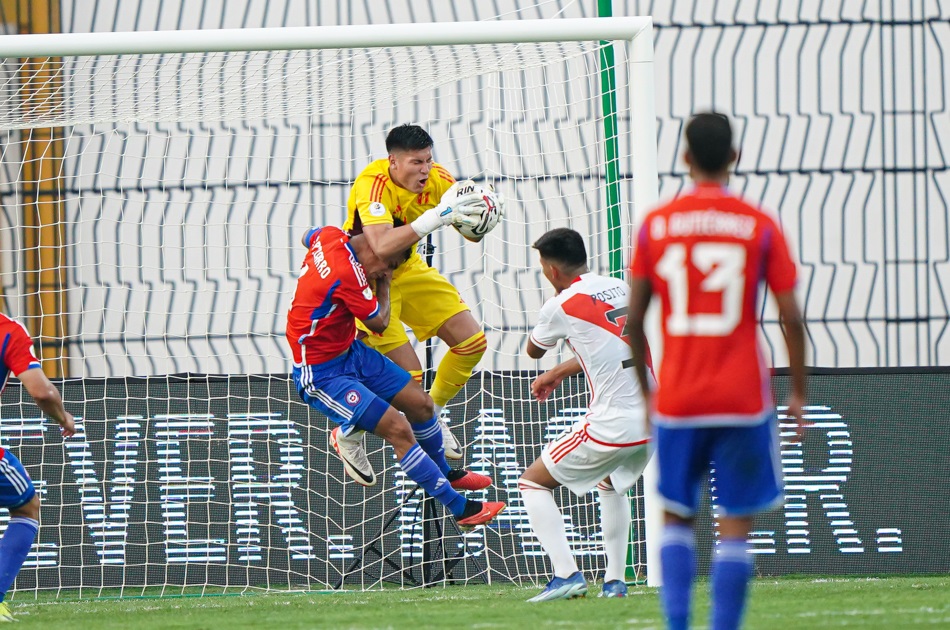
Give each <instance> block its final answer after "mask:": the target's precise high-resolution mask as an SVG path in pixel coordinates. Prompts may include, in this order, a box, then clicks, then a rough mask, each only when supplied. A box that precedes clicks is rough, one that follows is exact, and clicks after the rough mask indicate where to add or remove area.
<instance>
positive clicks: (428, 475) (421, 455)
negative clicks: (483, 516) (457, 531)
mask: <svg viewBox="0 0 950 630" xmlns="http://www.w3.org/2000/svg"><path fill="white" fill-rule="evenodd" d="M399 465H400V466H401V467H402V469H403V471H404V472H405V473H406V474H407V475H408V476H409V478H410V479H412V480H413V481H415V482H416V483H417V484H419V486H420V487H421V488H422V489H423V490H425V491H426V493H427V494H428V495H429V496H431V497H435V498H436V499H438V500H439V502H440V503H442V505H444V506H445V507H446V508H448V510H449V511H450V512H452V515H453V516H459V515H461V514H462V512H464V511H465V497H463V496H462V495H460V494H459V493H458V492H456V491H455V489H454V488H453V487H452V485H451V484H450V483H449V480H448V479H446V478H445V475H443V474H442V473H440V472H439V467H438V466H436V464H435V462H433V461H432V460H431V459H430V458H429V456H428V455H426V453H425V451H423V450H422V447H421V446H419V445H418V444H413V445H412V448H410V449H409V451H408V452H407V453H406V454H405V455H403V457H402V459H400V460H399Z"/></svg>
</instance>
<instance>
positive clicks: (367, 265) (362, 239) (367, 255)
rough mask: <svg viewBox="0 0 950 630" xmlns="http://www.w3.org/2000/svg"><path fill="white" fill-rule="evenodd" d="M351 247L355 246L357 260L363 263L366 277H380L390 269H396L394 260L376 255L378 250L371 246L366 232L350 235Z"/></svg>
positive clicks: (372, 278) (354, 251)
mask: <svg viewBox="0 0 950 630" xmlns="http://www.w3.org/2000/svg"><path fill="white" fill-rule="evenodd" d="M350 247H352V248H353V253H355V254H356V260H358V261H359V263H360V265H362V267H363V271H365V272H366V277H367V278H368V279H370V280H375V279H376V278H380V277H382V276H384V275H386V274H387V273H389V271H390V270H392V269H395V266H394V261H391V260H387V259H385V258H380V257H379V256H377V255H376V252H374V251H373V248H372V247H370V244H369V241H367V240H366V235H365V234H357V235H356V236H352V237H350Z"/></svg>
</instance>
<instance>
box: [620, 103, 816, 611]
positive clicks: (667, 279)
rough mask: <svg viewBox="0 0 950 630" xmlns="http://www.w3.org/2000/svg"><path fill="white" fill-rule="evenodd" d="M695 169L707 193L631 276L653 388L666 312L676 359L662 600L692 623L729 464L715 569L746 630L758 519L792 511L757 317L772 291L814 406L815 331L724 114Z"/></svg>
mask: <svg viewBox="0 0 950 630" xmlns="http://www.w3.org/2000/svg"><path fill="white" fill-rule="evenodd" d="M686 142H687V149H686V154H685V157H684V159H685V161H686V164H687V166H688V167H689V174H690V177H691V178H692V180H693V181H694V182H695V187H694V188H693V189H692V190H690V191H688V192H686V193H685V194H683V195H681V196H680V197H679V198H677V199H675V200H674V201H672V202H670V203H668V204H666V205H664V206H661V207H659V208H657V209H656V210H653V211H652V212H650V213H649V214H647V216H646V218H645V219H644V221H643V224H642V225H641V226H640V229H639V230H638V232H637V236H636V242H635V244H634V247H635V250H634V256H633V262H632V265H631V271H632V274H633V280H632V287H631V296H630V312H629V315H630V319H629V324H630V345H631V348H632V351H633V356H634V367H635V368H636V371H637V376H638V378H639V381H640V383H641V386H645V383H646V378H647V370H646V365H645V353H644V345H643V342H642V340H643V338H644V337H643V317H644V314H645V313H646V310H647V306H648V304H649V302H650V299H651V296H653V295H656V296H657V297H658V299H659V300H660V304H661V312H662V315H661V317H662V331H663V361H662V363H661V365H660V371H659V378H658V380H659V385H658V389H657V391H656V395H655V397H654V400H653V401H652V403H653V404H652V417H653V423H654V425H655V426H656V429H655V439H656V455H657V459H658V464H659V493H660V496H661V499H662V500H663V502H664V508H665V519H664V520H665V526H664V530H663V536H662V542H661V566H662V570H663V589H662V592H661V599H662V603H663V607H664V609H665V613H666V616H667V620H668V627H669V628H671V629H680V628H686V627H688V624H689V610H690V592H691V589H692V582H693V579H694V575H695V566H696V553H695V542H694V536H693V519H694V517H695V514H696V509H697V506H698V503H699V494H700V487H701V483H702V479H703V477H704V476H705V475H706V474H707V473H708V471H709V469H710V463H711V462H713V461H715V464H716V495H717V497H716V502H717V505H718V506H719V509H720V517H719V529H718V539H717V545H716V553H715V555H714V557H713V561H712V619H711V621H712V623H711V626H710V627H711V628H713V629H715V630H725V629H730V628H737V627H739V624H740V622H741V619H742V612H743V608H744V605H745V599H746V590H747V585H748V581H749V578H750V575H751V572H752V558H753V557H752V556H751V555H750V554H749V553H748V549H747V547H748V543H747V539H748V535H749V531H750V529H751V527H752V519H753V517H754V516H755V515H756V514H758V513H759V512H762V511H764V510H768V509H770V508H773V507H775V506H777V505H780V504H781V503H782V478H781V474H782V473H781V471H782V467H781V462H780V460H779V445H778V428H777V420H776V415H775V405H774V403H773V402H772V395H771V390H770V387H769V370H768V366H767V365H766V363H765V359H764V357H763V353H762V351H761V349H760V348H759V345H758V342H757V339H756V331H757V326H758V322H757V318H756V305H757V303H758V302H757V299H758V292H759V287H760V284H761V283H762V282H763V281H764V282H765V284H766V285H767V286H768V288H769V289H770V290H771V291H772V293H773V294H774V295H775V299H776V302H777V303H778V311H779V315H780V317H781V320H782V323H783V325H784V328H785V342H786V344H787V347H788V358H789V366H790V369H791V376H792V391H791V395H790V397H789V399H788V415H789V416H790V417H793V418H796V419H800V418H801V413H802V405H803V404H804V400H805V368H804V354H805V333H804V326H803V324H802V319H801V313H800V311H799V308H798V303H797V301H796V298H795V292H794V289H795V282H796V269H795V263H794V262H793V260H792V257H791V255H790V253H789V247H788V244H787V242H786V240H785V236H784V235H783V234H782V230H781V229H780V227H779V224H778V222H777V221H776V220H775V219H773V218H772V217H771V216H769V215H767V214H765V213H764V212H762V211H761V210H759V209H758V208H756V207H753V206H751V205H750V204H748V203H746V202H745V201H743V200H742V199H741V198H739V197H737V196H735V195H733V194H732V193H730V192H729V191H728V190H727V189H726V188H725V185H726V183H727V182H728V180H729V170H730V165H731V164H732V163H733V162H734V161H735V159H736V155H737V154H736V151H735V149H733V147H732V127H731V125H730V124H729V120H728V119H727V118H726V117H725V116H722V115H720V114H715V113H704V114H697V115H696V116H694V117H693V118H692V119H691V120H690V122H689V124H688V125H687V126H686Z"/></svg>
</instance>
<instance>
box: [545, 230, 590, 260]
mask: <svg viewBox="0 0 950 630" xmlns="http://www.w3.org/2000/svg"><path fill="white" fill-rule="evenodd" d="M531 247H533V248H535V249H536V250H538V252H540V254H541V257H542V258H544V259H545V260H550V261H552V262H555V263H558V264H560V265H561V266H563V267H565V268H566V269H576V268H577V267H580V266H581V265H586V264H587V248H585V247H584V237H583V236H581V235H580V234H579V233H577V232H575V231H574V230H572V229H570V228H554V229H553V230H550V231H548V232H545V233H544V234H542V235H541V238H539V239H538V240H536V241H535V242H534V245H532V246H531Z"/></svg>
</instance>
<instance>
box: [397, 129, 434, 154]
mask: <svg viewBox="0 0 950 630" xmlns="http://www.w3.org/2000/svg"><path fill="white" fill-rule="evenodd" d="M433 144H435V143H434V142H433V141H432V136H430V135H429V134H428V132H426V130H425V129H423V128H422V127H420V126H419V125H411V124H409V123H406V124H405V125H399V126H398V127H393V128H392V129H391V130H390V131H389V135H388V136H386V151H388V152H389V153H393V152H394V151H421V150H422V149H428V148H430V147H432V145H433Z"/></svg>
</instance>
